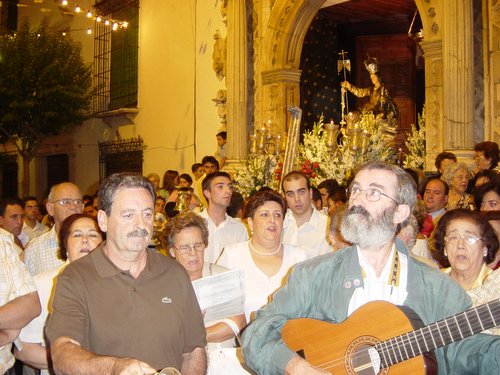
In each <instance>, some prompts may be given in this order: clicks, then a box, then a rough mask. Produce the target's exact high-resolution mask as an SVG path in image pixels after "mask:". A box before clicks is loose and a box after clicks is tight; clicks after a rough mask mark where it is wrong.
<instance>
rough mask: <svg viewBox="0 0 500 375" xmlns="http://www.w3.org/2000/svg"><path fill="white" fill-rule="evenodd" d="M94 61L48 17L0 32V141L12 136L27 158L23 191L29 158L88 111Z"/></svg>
mask: <svg viewBox="0 0 500 375" xmlns="http://www.w3.org/2000/svg"><path fill="white" fill-rule="evenodd" d="M91 71H92V70H91V67H90V65H88V64H85V62H84V61H83V57H82V49H81V45H80V44H79V43H77V42H75V41H73V40H72V39H70V38H69V37H68V36H63V35H62V34H61V33H60V32H51V30H50V28H49V27H48V24H47V22H42V24H41V25H40V27H38V29H36V30H32V29H31V27H30V24H29V23H28V22H27V23H25V24H23V25H22V26H21V28H20V30H19V31H18V32H17V33H15V34H12V35H5V36H3V37H0V141H5V140H14V141H15V142H14V143H15V144H16V147H17V151H18V153H19V154H20V155H21V156H22V158H23V181H22V192H23V195H27V194H28V190H29V186H30V176H29V164H30V162H31V161H32V160H33V158H34V157H35V156H36V155H37V152H38V150H39V148H40V146H41V145H42V144H43V142H44V140H45V139H46V138H47V137H49V136H52V135H57V134H60V133H62V132H64V131H68V130H70V129H72V128H74V127H76V126H79V125H80V124H81V123H82V122H83V121H84V120H85V119H86V118H88V115H89V107H90V103H91V98H92V91H91V87H92V76H91Z"/></svg>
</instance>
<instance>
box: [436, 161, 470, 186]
mask: <svg viewBox="0 0 500 375" xmlns="http://www.w3.org/2000/svg"><path fill="white" fill-rule="evenodd" d="M458 171H465V172H466V173H467V176H470V172H469V167H467V164H465V163H450V164H448V165H447V166H446V168H445V169H444V171H443V174H442V176H441V178H442V179H443V180H444V181H446V183H447V184H448V185H451V181H452V180H453V176H454V175H455V173H457V172H458Z"/></svg>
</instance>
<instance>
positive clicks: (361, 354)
mask: <svg viewBox="0 0 500 375" xmlns="http://www.w3.org/2000/svg"><path fill="white" fill-rule="evenodd" d="M491 302H494V300H493V301H491ZM482 306H485V305H482ZM479 307H481V306H479ZM474 310H476V311H477V308H473V309H471V310H466V311H464V312H462V313H459V314H456V315H455V316H459V315H464V316H465V314H466V313H467V312H470V313H471V312H473V311H474ZM489 311H491V312H492V313H493V315H495V316H497V315H498V313H500V305H497V306H493V308H492V309H490V310H489ZM450 318H451V317H450ZM446 319H448V318H445V319H442V320H440V321H437V322H435V323H432V324H430V325H428V326H425V327H422V328H420V329H417V330H415V331H410V332H407V333H403V334H401V335H398V336H396V337H392V338H390V339H387V340H384V341H382V342H385V343H387V342H390V343H392V342H393V341H397V340H396V338H401V339H402V340H401V341H402V344H403V345H406V344H407V343H409V342H411V341H415V340H416V341H417V342H418V339H416V338H415V339H413V340H411V339H410V338H409V334H411V333H415V335H417V334H419V333H420V335H421V337H422V338H423V337H424V334H423V330H424V329H425V328H431V326H432V328H431V329H430V330H429V332H431V333H433V331H434V333H435V332H440V329H439V326H438V324H439V323H443V321H444V320H446ZM466 319H467V318H466ZM434 327H436V328H435V329H434ZM472 328H473V330H478V329H479V328H481V324H480V323H475V324H474V323H473V324H472ZM450 336H451V335H450ZM404 337H408V339H405V338H404ZM382 342H380V343H378V344H381V343H382ZM378 344H377V345H378ZM377 345H375V346H377ZM400 346H401V345H400V344H397V342H396V345H394V344H390V345H387V344H386V345H385V348H381V349H382V350H383V351H385V352H390V351H391V350H392V351H393V352H394V353H396V351H395V348H396V347H400ZM369 349H370V348H363V349H361V350H359V351H357V352H356V353H355V354H354V355H352V356H344V357H340V358H336V359H332V360H330V361H327V362H323V363H320V364H316V365H315V366H318V367H320V368H322V369H325V370H326V369H328V368H332V367H337V366H343V365H344V364H345V360H346V358H350V359H351V360H356V359H359V358H361V357H364V356H366V355H367V353H368V351H369ZM431 351H432V350H431ZM426 352H427V351H424V352H422V353H421V354H424V353H426ZM418 355H420V354H418ZM391 357H392V356H391V354H390V353H389V359H390V360H391V361H392V358H391ZM396 358H397V355H396ZM412 358H413V356H412ZM407 359H409V358H407ZM384 361H385V358H384ZM381 362H382V358H381ZM385 362H388V361H385ZM398 362H402V361H398ZM386 364H387V365H389V366H392V365H393V364H395V363H386Z"/></svg>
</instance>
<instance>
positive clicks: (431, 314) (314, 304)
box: [243, 161, 500, 374]
mask: <svg viewBox="0 0 500 375" xmlns="http://www.w3.org/2000/svg"><path fill="white" fill-rule="evenodd" d="M416 194H417V193H416V186H415V183H414V181H413V179H412V178H411V177H410V175H408V174H407V173H406V172H404V171H403V170H402V169H401V168H399V167H397V166H393V165H390V164H386V163H383V162H378V161H377V162H370V163H367V164H365V165H363V166H362V167H361V168H360V170H359V172H358V173H357V174H356V176H355V178H354V180H353V182H352V183H351V185H350V188H349V190H348V197H349V202H348V210H347V212H346V214H345V216H344V219H343V221H342V224H341V233H342V235H343V237H344V238H345V239H346V240H347V241H349V242H351V243H352V244H353V246H351V247H348V248H345V249H342V250H339V251H337V252H334V253H328V254H325V255H323V256H320V257H316V258H313V259H310V260H308V261H306V262H303V263H300V264H298V265H296V266H295V269H294V270H293V271H292V273H291V274H290V276H289V278H288V281H287V283H286V284H285V286H283V287H282V288H281V289H280V290H278V291H277V292H276V293H275V294H274V296H273V301H272V302H270V303H269V304H268V305H267V306H266V307H264V308H263V309H261V310H259V311H258V312H257V315H256V320H255V321H254V322H253V323H252V324H250V326H249V327H248V328H247V329H246V330H245V332H244V335H243V354H244V356H245V360H246V362H247V364H248V365H249V366H250V367H251V368H252V369H254V370H255V371H256V372H257V373H259V374H275V373H285V372H286V374H328V373H330V371H331V372H332V373H336V370H335V367H334V365H335V363H336V365H335V366H339V367H340V368H342V369H344V361H343V360H340V361H335V358H328V355H326V359H325V356H324V354H323V353H321V354H318V353H316V355H317V356H321V355H323V356H324V357H323V358H321V359H322V360H323V359H325V360H324V361H316V362H315V363H316V364H317V366H318V367H315V366H313V365H312V364H311V363H309V362H308V361H307V358H308V356H309V355H311V354H312V353H311V352H309V351H306V350H305V351H304V353H302V354H304V355H305V359H304V358H302V357H301V356H299V355H298V354H297V353H295V352H294V351H292V350H291V349H290V348H289V347H288V346H287V345H286V344H285V343H284V342H283V341H282V339H283V337H282V329H283V326H284V325H285V323H286V322H287V321H288V320H290V319H294V318H300V317H308V318H314V319H319V320H323V321H327V322H332V323H340V322H343V321H344V320H346V319H347V318H348V317H349V316H350V315H351V314H352V313H353V312H354V311H355V310H356V309H358V308H361V311H360V312H358V313H357V316H358V317H359V316H360V315H358V314H361V312H362V311H363V305H365V304H367V303H368V302H371V301H375V300H379V301H380V300H382V301H387V302H390V303H392V304H394V305H404V306H407V307H409V308H411V309H412V310H414V311H415V312H416V313H417V314H418V316H419V317H420V318H421V319H422V321H423V322H424V323H425V324H430V323H433V322H436V321H438V320H440V319H443V318H445V317H448V316H451V315H454V314H457V313H459V312H461V311H463V310H465V309H466V308H468V307H470V305H471V301H470V299H469V297H468V296H467V294H466V293H465V292H464V291H463V290H462V289H461V288H460V286H459V285H458V284H456V283H454V282H453V281H452V280H451V279H450V278H449V277H446V275H444V274H442V273H440V272H439V271H437V270H435V269H432V268H430V267H428V266H426V265H424V264H422V263H419V262H417V261H415V260H413V259H412V258H411V257H410V256H409V255H408V254H409V253H408V250H407V249H406V248H405V246H404V245H403V243H402V242H401V241H399V240H398V239H396V238H395V236H396V233H397V231H398V229H399V226H401V225H404V224H405V223H406V221H407V219H408V218H409V216H410V213H411V212H412V209H413V206H414V204H415V201H416ZM380 316H384V313H383V312H380V311H376V312H372V313H371V314H368V315H367V316H363V318H362V319H358V320H357V324H355V326H356V329H357V331H358V332H359V331H361V332H362V331H363V330H364V329H366V330H367V329H371V330H373V329H376V328H377V327H378V325H377V323H373V322H371V321H370V320H372V319H373V320H375V319H380ZM376 321H377V322H378V320H376ZM347 323H348V322H347ZM365 324H366V326H365ZM396 324H397V322H392V321H391V322H390V323H389V327H391V326H394V325H396ZM374 325H375V326H374ZM343 327H344V328H345V327H346V325H345V324H344V325H343ZM323 328H324V327H323ZM297 331H298V332H299V333H298V334H302V332H303V329H302V328H301V329H297ZM324 331H327V330H326V329H318V330H316V331H315V333H314V335H312V339H311V340H310V341H315V342H317V341H318V340H319V337H318V336H320V335H322V332H324ZM328 332H330V331H328ZM384 333H385V334H387V332H380V335H382V334H384ZM363 334H364V333H360V334H358V335H357V336H355V337H359V335H363ZM295 335H297V333H296V334H295ZM393 336H397V335H396V334H394V335H393ZM355 337H353V340H352V341H351V342H350V343H352V344H353V345H354V343H355V342H356V341H355V340H356V339H355ZM328 340H331V341H333V342H335V341H336V340H338V341H342V340H343V341H346V339H345V337H344V336H343V335H342V334H340V335H339V336H338V337H336V336H335V334H332V335H331V336H328ZM311 344H312V343H311V342H308V343H307V345H311ZM421 344H422V343H421ZM315 349H316V348H314V350H315ZM319 349H320V350H321V348H319ZM347 350H348V348H347V347H346V348H343V349H342V353H343V354H342V355H346V354H344V353H347V352H346V351H347ZM393 350H397V349H393ZM399 350H403V349H401V348H399ZM404 350H406V348H405V349H404ZM434 353H435V355H436V358H437V364H438V367H439V374H494V373H498V372H497V371H498V366H499V365H500V337H495V336H490V335H484V334H479V335H475V336H472V337H469V338H467V339H465V340H462V341H459V342H457V343H454V344H451V345H448V346H447V347H446V348H445V349H443V348H439V349H436V350H435V351H434ZM369 354H370V357H369V358H370V359H371V362H373V365H372V364H370V366H373V370H374V373H378V367H377V364H376V363H377V358H376V357H377V356H378V353H377V352H376V351H373V352H370V353H369ZM330 359H331V360H332V361H330V362H329V364H326V363H325V362H327V361H328V360H330ZM351 359H352V360H353V361H354V356H353V357H352V358H351ZM370 359H369V360H368V361H367V362H368V363H370ZM383 363H386V362H383ZM364 364H365V363H363V365H364ZM353 366H361V364H359V363H358V364H354V365H353ZM325 369H328V370H329V371H328V372H327V371H325ZM356 370H359V369H356ZM495 371H496V372H495Z"/></svg>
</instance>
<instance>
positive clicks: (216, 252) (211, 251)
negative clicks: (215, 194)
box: [200, 210, 248, 263]
mask: <svg viewBox="0 0 500 375" xmlns="http://www.w3.org/2000/svg"><path fill="white" fill-rule="evenodd" d="M200 216H201V217H203V218H205V219H206V220H207V224H208V246H207V248H206V249H205V259H204V260H205V262H207V263H215V262H216V260H217V258H218V257H219V256H220V254H221V253H222V250H223V249H224V247H226V246H227V245H231V244H233V243H237V242H243V241H246V240H248V231H247V228H246V227H245V225H244V224H243V223H242V222H241V221H240V220H238V219H235V218H232V217H231V216H229V215H228V214H226V219H225V220H224V221H223V222H222V223H220V224H219V226H216V225H215V223H214V222H213V221H212V219H211V218H210V216H208V212H207V210H203V211H202V212H201V213H200Z"/></svg>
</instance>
